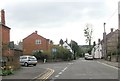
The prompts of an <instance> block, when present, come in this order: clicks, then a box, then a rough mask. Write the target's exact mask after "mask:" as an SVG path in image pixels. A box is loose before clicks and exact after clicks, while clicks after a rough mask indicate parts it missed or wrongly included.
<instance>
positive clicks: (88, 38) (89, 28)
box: [84, 24, 93, 46]
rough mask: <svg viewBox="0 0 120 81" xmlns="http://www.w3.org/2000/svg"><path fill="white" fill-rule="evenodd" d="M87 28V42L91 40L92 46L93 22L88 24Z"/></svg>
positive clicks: (85, 30) (85, 31) (85, 34)
mask: <svg viewBox="0 0 120 81" xmlns="http://www.w3.org/2000/svg"><path fill="white" fill-rule="evenodd" d="M85 27H86V28H85V29H84V36H85V37H86V43H87V42H89V46H91V40H92V33H93V29H92V24H86V26H85Z"/></svg>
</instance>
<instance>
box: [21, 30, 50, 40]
mask: <svg viewBox="0 0 120 81" xmlns="http://www.w3.org/2000/svg"><path fill="white" fill-rule="evenodd" d="M33 34H37V33H36V32H33V33H32V34H30V35H28V36H27V37H25V38H24V39H23V40H25V39H26V38H28V37H30V36H32V35H33ZM37 35H38V34H37ZM38 36H40V37H42V38H43V39H46V38H45V37H43V36H41V35H38ZM46 40H48V41H49V40H50V39H46Z"/></svg>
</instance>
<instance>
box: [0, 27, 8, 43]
mask: <svg viewBox="0 0 120 81" xmlns="http://www.w3.org/2000/svg"><path fill="white" fill-rule="evenodd" d="M2 42H3V43H5V44H8V43H9V42H10V28H7V27H4V26H2Z"/></svg>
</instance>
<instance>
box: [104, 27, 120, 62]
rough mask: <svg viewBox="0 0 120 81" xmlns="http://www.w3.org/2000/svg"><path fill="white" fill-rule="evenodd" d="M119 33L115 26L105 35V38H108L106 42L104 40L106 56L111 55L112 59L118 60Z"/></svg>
mask: <svg viewBox="0 0 120 81" xmlns="http://www.w3.org/2000/svg"><path fill="white" fill-rule="evenodd" d="M118 33H119V30H118V29H117V30H115V31H113V28H111V32H110V33H108V34H107V35H105V34H104V35H103V38H104V40H106V43H105V42H104V41H103V43H102V47H103V49H106V55H104V56H106V58H107V59H108V58H109V57H110V58H111V61H117V57H118V56H117V51H118V50H117V48H118ZM104 45H106V46H104Z"/></svg>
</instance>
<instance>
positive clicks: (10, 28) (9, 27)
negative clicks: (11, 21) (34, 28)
mask: <svg viewBox="0 0 120 81" xmlns="http://www.w3.org/2000/svg"><path fill="white" fill-rule="evenodd" d="M2 27H6V28H8V29H11V28H10V27H8V26H6V25H4V24H2Z"/></svg>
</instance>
